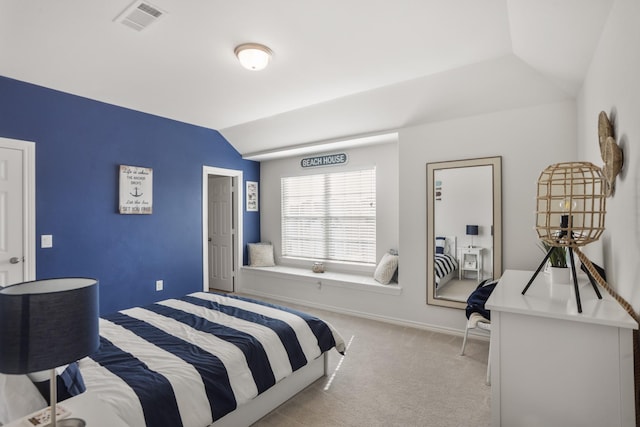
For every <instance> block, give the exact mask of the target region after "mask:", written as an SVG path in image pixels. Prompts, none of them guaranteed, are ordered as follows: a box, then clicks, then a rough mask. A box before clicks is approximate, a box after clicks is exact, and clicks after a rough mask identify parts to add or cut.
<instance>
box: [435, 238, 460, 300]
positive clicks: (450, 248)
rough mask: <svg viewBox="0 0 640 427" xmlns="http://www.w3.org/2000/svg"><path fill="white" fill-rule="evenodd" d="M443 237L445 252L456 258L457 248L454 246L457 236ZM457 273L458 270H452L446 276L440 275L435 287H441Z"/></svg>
mask: <svg viewBox="0 0 640 427" xmlns="http://www.w3.org/2000/svg"><path fill="white" fill-rule="evenodd" d="M444 239H445V244H444V251H445V253H448V254H449V255H451V256H452V257H454V258H455V259H456V260H457V259H458V255H457V253H458V248H457V246H456V242H457V237H456V236H445V237H444ZM457 274H458V270H453V271H452V272H450V273H449V274H447V275H446V276H444V277H442V278H441V279H440V281H439V282H437V283H436V288H437V289H442V287H443V286H444V285H446V284H447V283H448V282H449V281H450V280H451V279H453V278H454V277H455V276H456V275H457Z"/></svg>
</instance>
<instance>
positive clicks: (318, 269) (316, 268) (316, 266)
mask: <svg viewBox="0 0 640 427" xmlns="http://www.w3.org/2000/svg"><path fill="white" fill-rule="evenodd" d="M311 271H313V272H314V273H324V264H323V263H321V262H314V263H313V266H311Z"/></svg>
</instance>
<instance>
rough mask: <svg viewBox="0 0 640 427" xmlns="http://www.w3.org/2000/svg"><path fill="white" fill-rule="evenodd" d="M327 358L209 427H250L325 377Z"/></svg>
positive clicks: (313, 363)
mask: <svg viewBox="0 0 640 427" xmlns="http://www.w3.org/2000/svg"><path fill="white" fill-rule="evenodd" d="M328 357H329V356H328V354H327V353H324V354H323V355H322V356H320V357H318V358H317V359H315V360H314V361H313V362H310V363H308V364H307V365H305V366H304V367H302V368H300V369H298V370H297V371H295V372H294V373H293V374H291V375H289V376H288V377H285V378H283V379H282V380H281V381H280V382H279V383H277V384H276V385H274V386H273V387H271V388H270V389H269V390H267V391H265V392H264V393H262V394H259V395H258V396H256V398H255V399H253V400H251V401H250V402H248V403H246V404H244V405H242V406H240V407H239V408H237V409H236V410H235V411H233V412H230V413H228V414H227V415H225V416H224V417H222V418H220V419H219V420H218V421H216V422H214V423H213V424H211V426H210V427H241V426H247V427H248V426H250V425H251V424H253V423H255V422H256V421H258V420H259V419H260V418H262V417H264V416H265V415H267V414H268V413H269V412H271V411H273V410H274V409H276V408H277V407H278V406H280V405H282V404H283V403H284V402H286V401H287V400H289V399H291V398H292V397H293V396H295V395H296V394H298V393H300V392H301V391H302V390H304V389H305V388H307V387H308V386H310V385H311V384H313V383H314V382H315V381H316V380H317V379H319V378H322V377H323V376H325V375H326V374H327V360H328Z"/></svg>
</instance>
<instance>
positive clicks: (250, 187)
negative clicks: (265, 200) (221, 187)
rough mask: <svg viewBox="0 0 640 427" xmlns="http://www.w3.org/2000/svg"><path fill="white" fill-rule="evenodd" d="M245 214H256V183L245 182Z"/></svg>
mask: <svg viewBox="0 0 640 427" xmlns="http://www.w3.org/2000/svg"><path fill="white" fill-rule="evenodd" d="M246 201H247V207H246V209H247V212H258V183H257V182H255V181H247V189H246Z"/></svg>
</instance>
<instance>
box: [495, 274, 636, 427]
mask: <svg viewBox="0 0 640 427" xmlns="http://www.w3.org/2000/svg"><path fill="white" fill-rule="evenodd" d="M532 275H533V272H532V271H516V270H508V271H506V272H505V273H504V275H503V276H502V278H501V279H500V282H499V283H498V285H497V286H496V288H495V290H494V291H493V293H492V294H491V297H490V298H489V300H488V301H487V303H486V306H487V308H489V309H490V310H491V361H490V363H491V419H492V425H493V427H498V426H504V427H520V426H522V427H531V426H545V427H572V426H580V427H588V426H593V427H602V426H608V427H611V426H634V425H635V406H634V384H633V339H632V330H633V329H637V328H638V325H637V323H636V322H635V321H634V320H633V318H632V317H631V316H630V315H629V314H628V313H627V312H626V311H625V310H624V309H623V308H622V307H621V306H620V304H618V302H616V301H615V300H614V299H613V298H612V297H611V296H610V295H609V294H608V293H607V292H606V291H605V290H604V289H602V288H600V292H601V293H602V296H603V299H602V300H598V299H597V297H596V295H595V293H594V291H593V289H592V288H591V284H589V282H588V280H587V279H586V277H585V276H584V275H581V280H580V284H579V287H580V296H581V302H582V313H578V311H577V307H576V300H575V295H574V291H573V284H572V285H551V284H550V283H549V279H548V277H547V275H546V274H544V273H540V274H539V275H538V277H537V278H536V280H535V282H534V283H533V284H532V285H531V287H530V288H529V289H528V290H527V293H526V295H522V294H521V293H522V290H523V289H524V287H525V285H526V284H527V282H528V281H529V279H530V278H531V276H532Z"/></svg>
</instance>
